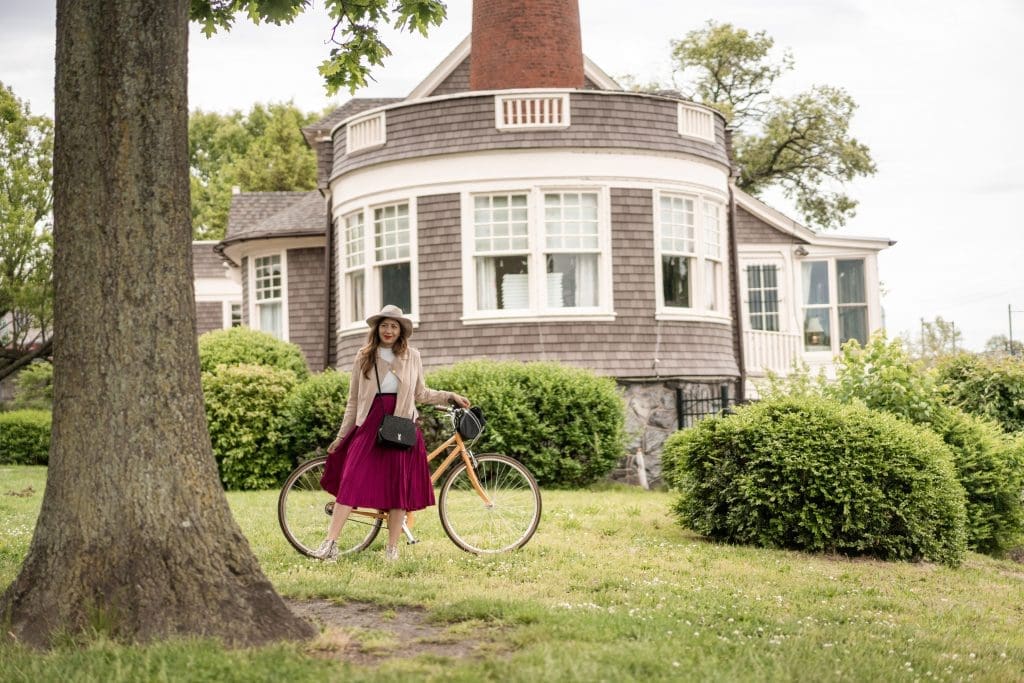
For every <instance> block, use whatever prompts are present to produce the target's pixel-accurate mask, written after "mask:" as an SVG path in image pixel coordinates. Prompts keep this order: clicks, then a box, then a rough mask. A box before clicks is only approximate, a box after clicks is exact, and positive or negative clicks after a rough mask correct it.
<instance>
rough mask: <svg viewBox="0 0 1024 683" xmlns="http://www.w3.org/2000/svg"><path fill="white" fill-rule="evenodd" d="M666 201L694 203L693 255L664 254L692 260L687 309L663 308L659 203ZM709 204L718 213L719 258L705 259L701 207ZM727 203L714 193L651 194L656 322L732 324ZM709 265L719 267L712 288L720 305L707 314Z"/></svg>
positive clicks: (671, 192)
mask: <svg viewBox="0 0 1024 683" xmlns="http://www.w3.org/2000/svg"><path fill="white" fill-rule="evenodd" d="M665 197H680V198H684V199H690V200H692V201H693V202H694V240H695V243H694V248H693V252H685V253H684V252H676V251H670V252H665V253H667V254H670V255H678V256H686V257H689V258H693V259H694V264H695V267H694V269H693V270H694V273H693V276H692V278H691V280H690V283H691V292H690V302H691V305H690V306H689V307H682V306H666V305H665V290H664V285H663V277H664V273H663V268H662V254H663V250H662V232H663V228H662V219H661V200H662V198H665ZM705 202H710V203H711V204H713V205H715V206H716V207H717V209H718V226H719V231H718V232H719V250H720V256H719V257H718V258H710V257H709V256H708V255H707V250H706V246H707V232H706V227H707V226H706V225H705V214H704V204H705ZM725 206H726V199H725V197H724V196H721V195H719V194H717V193H713V192H707V191H694V190H690V189H679V190H676V189H671V190H669V189H657V190H655V191H654V193H653V206H652V207H651V208H652V213H653V214H654V289H655V297H656V304H655V319H656V320H704V321H708V322H716V323H728V322H731V320H732V316H731V315H730V308H731V306H730V301H729V298H728V292H729V287H728V281H729V248H728V245H729V223H728V220H727V218H726V214H725ZM708 262H713V263H719V264H721V276H720V277H718V278H717V282H716V283H715V286H716V287H717V288H718V291H717V293H716V295H717V298H718V301H719V302H720V305H719V310H717V311H716V310H710V309H708V308H707V306H705V302H706V301H707V288H706V282H705V264H706V263H708Z"/></svg>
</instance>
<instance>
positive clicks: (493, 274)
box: [476, 256, 530, 311]
mask: <svg viewBox="0 0 1024 683" xmlns="http://www.w3.org/2000/svg"><path fill="white" fill-rule="evenodd" d="M526 258H527V257H525V256H497V257H495V256H478V257H477V259H476V305H477V309H478V310H481V311H496V310H505V309H522V308H529V307H530V287H529V282H528V278H529V272H528V269H527V265H526Z"/></svg>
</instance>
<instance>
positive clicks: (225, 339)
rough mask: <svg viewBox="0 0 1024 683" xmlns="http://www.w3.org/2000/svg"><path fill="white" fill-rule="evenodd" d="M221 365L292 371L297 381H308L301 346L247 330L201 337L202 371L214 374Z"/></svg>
mask: <svg viewBox="0 0 1024 683" xmlns="http://www.w3.org/2000/svg"><path fill="white" fill-rule="evenodd" d="M219 365H265V366H268V367H272V368H278V369H280V370H291V371H292V372H293V373H295V376H296V377H297V378H298V379H305V378H307V377H309V368H308V367H306V358H305V356H303V355H302V350H301V349H299V347H298V346H296V345H295V344H290V343H288V342H284V341H281V340H280V339H277V338H276V337H274V336H273V335H269V334H267V333H266V332H257V331H256V330H250V329H249V328H248V327H232V328H229V329H226V330H214V331H212V332H207V333H206V334H204V335H202V336H200V337H199V369H200V370H202V371H203V372H213V371H214V370H216V369H217V366H219Z"/></svg>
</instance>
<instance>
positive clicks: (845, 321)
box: [839, 306, 868, 346]
mask: <svg viewBox="0 0 1024 683" xmlns="http://www.w3.org/2000/svg"><path fill="white" fill-rule="evenodd" d="M850 339H856V340H857V341H858V342H860V343H861V345H862V346H863V345H864V344H867V343H868V307H867V306H840V307H839V343H840V344H845V343H846V342H847V341H849V340H850Z"/></svg>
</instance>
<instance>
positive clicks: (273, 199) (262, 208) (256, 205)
mask: <svg viewBox="0 0 1024 683" xmlns="http://www.w3.org/2000/svg"><path fill="white" fill-rule="evenodd" d="M326 222H327V206H326V205H325V203H324V198H323V196H322V195H321V194H320V192H319V191H318V190H310V191H307V192H244V193H240V194H236V195H233V196H232V197H231V210H230V212H229V213H228V229H227V234H226V235H225V236H224V242H222V243H221V244H224V243H225V242H238V241H241V240H250V239H259V238H269V237H288V236H292V235H311V234H320V235H323V234H325V233H326Z"/></svg>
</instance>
